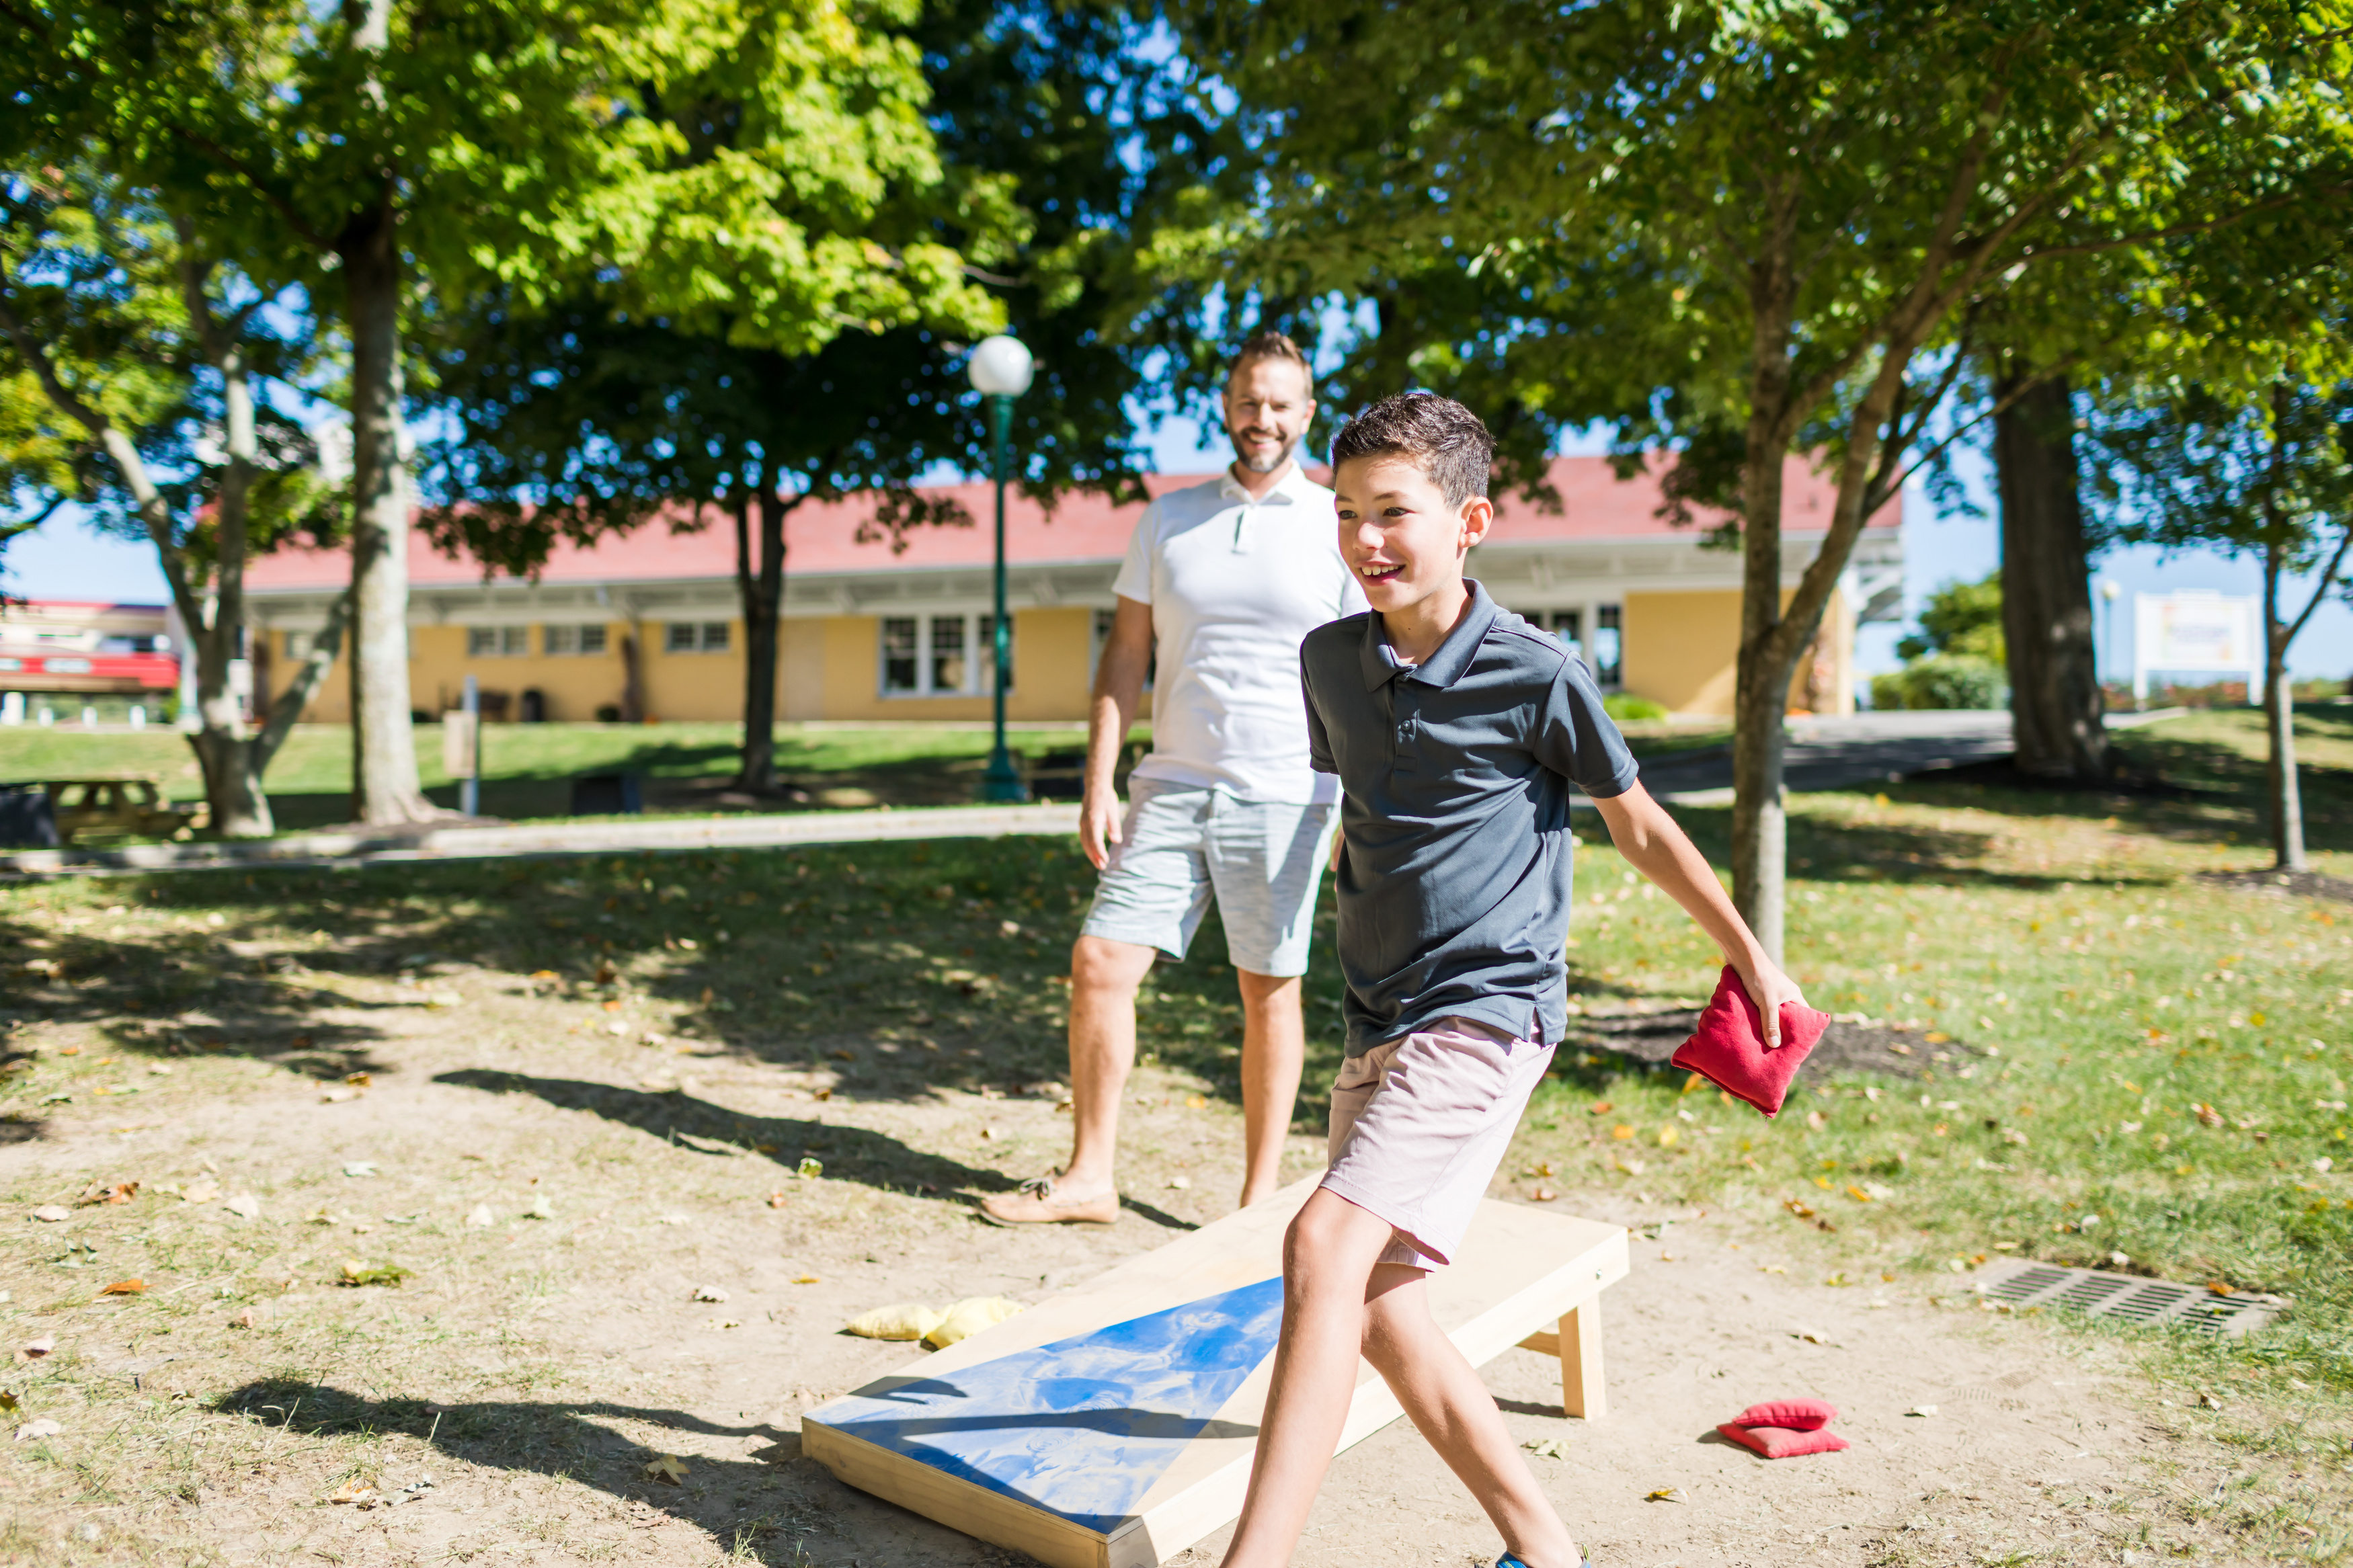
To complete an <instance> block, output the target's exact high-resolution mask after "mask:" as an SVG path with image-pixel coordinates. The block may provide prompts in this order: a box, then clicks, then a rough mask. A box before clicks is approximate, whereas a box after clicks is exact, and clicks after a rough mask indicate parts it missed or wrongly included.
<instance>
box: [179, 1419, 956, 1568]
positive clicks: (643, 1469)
mask: <svg viewBox="0 0 2353 1568" xmlns="http://www.w3.org/2000/svg"><path fill="white" fill-rule="evenodd" d="M773 1392H774V1393H778V1394H780V1393H782V1392H783V1391H782V1390H777V1391H773ZM212 1405H213V1408H214V1410H215V1411H216V1412H217V1413H219V1414H221V1415H227V1416H231V1417H236V1418H242V1419H244V1420H248V1421H252V1422H255V1423H258V1424H261V1425H265V1426H272V1427H280V1428H290V1429H292V1430H294V1431H296V1432H300V1433H303V1434H305V1435H308V1436H319V1437H332V1436H339V1435H349V1436H363V1437H364V1436H373V1435H376V1434H382V1433H387V1432H397V1433H401V1434H403V1435H405V1436H410V1437H414V1438H417V1440H418V1441H420V1442H423V1443H426V1444H427V1445H429V1446H430V1447H432V1448H433V1449H434V1450H435V1451H436V1452H438V1453H439V1454H441V1455H444V1456H446V1457H447V1458H449V1459H452V1460H455V1461H457V1462H459V1463H461V1464H465V1465H470V1466H476V1467H480V1468H483V1469H486V1470H504V1471H510V1472H513V1471H522V1472H528V1473H532V1474H537V1475H541V1476H547V1477H552V1478H559V1479H570V1480H574V1481H578V1482H580V1483H582V1484H584V1485H586V1486H590V1487H594V1488H596V1489H597V1490H599V1491H602V1492H605V1493H606V1494H607V1495H608V1496H611V1497H614V1498H617V1499H619V1500H622V1501H623V1502H624V1503H625V1504H626V1505H627V1514H626V1516H625V1518H624V1520H623V1521H622V1522H623V1523H624V1524H625V1525H627V1526H628V1527H632V1528H636V1529H646V1528H650V1527H655V1526H659V1525H663V1524H666V1523H670V1522H671V1521H676V1522H678V1523H682V1524H687V1525H691V1526H693V1527H695V1528H697V1529H699V1530H702V1531H706V1532H707V1533H708V1534H709V1535H710V1536H711V1538H712V1542H713V1544H715V1545H716V1546H718V1547H719V1548H721V1549H722V1550H723V1551H726V1552H731V1553H732V1554H731V1555H730V1557H729V1561H731V1562H733V1561H748V1562H757V1563H776V1564H779V1565H784V1564H790V1565H792V1568H806V1565H807V1563H810V1562H811V1560H812V1559H811V1555H810V1554H809V1552H808V1550H807V1545H808V1542H809V1541H810V1539H811V1538H812V1537H819V1536H830V1537H832V1538H834V1539H835V1540H836V1541H838V1542H839V1543H840V1549H839V1552H833V1553H828V1556H838V1557H840V1558H842V1559H843V1560H847V1558H848V1557H849V1556H850V1555H854V1554H855V1549H856V1548H858V1547H860V1546H861V1545H865V1544H867V1542H865V1541H864V1540H862V1539H861V1535H860V1529H861V1526H863V1527H866V1528H870V1529H871V1527H872V1526H873V1525H874V1524H876V1523H880V1522H882V1521H884V1520H885V1519H887V1520H888V1521H889V1523H890V1524H891V1525H892V1526H895V1527H896V1528H897V1529H899V1530H902V1531H907V1532H908V1533H909V1535H910V1537H911V1544H913V1543H916V1542H920V1550H921V1551H922V1552H923V1560H924V1561H929V1562H938V1563H957V1562H963V1563H972V1564H975V1565H978V1564H984V1563H997V1562H998V1561H1000V1555H1001V1554H998V1553H996V1552H992V1550H991V1549H990V1548H989V1547H987V1546H986V1545H985V1544H983V1543H982V1542H977V1541H972V1540H969V1539H968V1538H966V1537H964V1536H960V1535H957V1534H956V1533H955V1532H954V1531H949V1530H947V1529H945V1528H944V1527H942V1526H936V1525H932V1524H930V1523H928V1522H927V1521H922V1520H919V1519H917V1518H916V1517H915V1516H914V1515H913V1514H909V1513H906V1512H904V1511H903V1510H899V1509H896V1508H893V1507H892V1505H890V1504H888V1503H884V1502H881V1501H880V1500H875V1499H872V1498H868V1497H864V1496H862V1495H860V1494H858V1493H855V1492H852V1491H850V1490H849V1489H848V1488H846V1487H844V1486H843V1485H842V1484H841V1483H839V1481H836V1480H835V1479H833V1478H832V1477H831V1475H829V1474H828V1473H827V1472H826V1470H825V1469H824V1468H823V1467H821V1466H819V1465H818V1464H817V1463H816V1462H815V1461H814V1460H809V1459H805V1458H801V1457H800V1443H799V1439H798V1437H797V1436H795V1435H794V1434H793V1433H791V1432H789V1431H787V1430H786V1429H784V1428H782V1427H778V1426H770V1425H768V1424H766V1423H762V1422H754V1423H749V1424H747V1425H744V1426H729V1425H726V1424H724V1423H719V1422H712V1421H707V1420H704V1419H702V1417H700V1416H696V1415H689V1414H687V1413H686V1412H684V1411H680V1410H669V1409H661V1408H658V1407H649V1406H640V1405H625V1404H619V1403H616V1402H612V1401H606V1400H583V1401H579V1402H577V1403H559V1402H544V1403H530V1402H522V1401H518V1402H514V1403H500V1402H496V1401H470V1402H462V1403H454V1404H447V1405H437V1404H429V1403H427V1402H426V1401H423V1400H417V1399H401V1398H388V1399H374V1398H370V1397H368V1396H367V1395H365V1394H355V1393H352V1392H350V1391H348V1390H345V1389H341V1388H336V1387H334V1386H332V1385H331V1384H316V1383H311V1382H307V1381H303V1380H300V1379H296V1378H288V1377H277V1378H263V1379H258V1380H256V1381H254V1382H251V1383H248V1384H244V1385H242V1386H240V1387H237V1388H233V1389H229V1390H227V1392H225V1393H223V1394H220V1395H219V1396H218V1397H217V1398H216V1400H214V1401H213V1402H212ZM624 1423H642V1424H645V1425H649V1426H658V1427H662V1428H666V1429H668V1430H670V1431H674V1432H681V1433H691V1434H694V1435H696V1436H704V1437H755V1438H757V1437H764V1438H767V1439H769V1440H770V1447H768V1448H767V1449H766V1450H765V1451H763V1453H762V1454H761V1455H760V1457H759V1458H730V1459H714V1458H703V1457H697V1458H688V1459H686V1460H685V1461H684V1466H685V1473H684V1476H683V1478H682V1479H681V1481H680V1482H679V1484H677V1485H674V1486H673V1485H670V1484H668V1483H666V1482H664V1481H660V1480H658V1479H654V1478H653V1477H652V1476H650V1475H649V1474H648V1470H647V1467H648V1466H649V1465H650V1464H652V1463H653V1462H654V1461H655V1460H656V1459H658V1458H662V1457H663V1455H664V1453H665V1452H666V1450H664V1449H661V1448H657V1447H648V1446H647V1445H646V1444H644V1443H641V1442H638V1441H637V1440H636V1439H634V1438H631V1437H628V1436H623V1435H622V1434H621V1433H619V1432H617V1431H615V1430H614V1429H613V1426H614V1425H618V1424H624ZM416 1479H418V1478H415V1477H409V1476H404V1475H402V1474H401V1473H400V1472H398V1471H396V1470H392V1471H387V1472H385V1474H384V1475H383V1477H382V1478H381V1479H380V1480H378V1481H377V1482H376V1486H377V1489H378V1490H379V1491H380V1492H381V1493H382V1494H383V1495H384V1496H385V1497H386V1498H387V1499H392V1498H397V1497H399V1496H401V1494H402V1489H403V1488H404V1487H405V1486H406V1485H408V1484H410V1483H412V1482H413V1481H414V1480H416ZM431 1497H432V1494H431V1493H429V1492H427V1493H426V1494H425V1500H424V1502H423V1506H425V1507H427V1508H431V1507H433V1506H434V1504H433V1502H432V1501H431ZM501 1544H503V1543H501Z"/></svg>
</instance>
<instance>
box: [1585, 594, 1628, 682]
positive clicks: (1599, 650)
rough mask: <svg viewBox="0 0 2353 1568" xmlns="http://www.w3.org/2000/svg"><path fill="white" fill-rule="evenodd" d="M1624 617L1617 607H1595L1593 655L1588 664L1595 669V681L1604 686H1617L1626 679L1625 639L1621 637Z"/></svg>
mask: <svg viewBox="0 0 2353 1568" xmlns="http://www.w3.org/2000/svg"><path fill="white" fill-rule="evenodd" d="M1622 615H1623V612H1622V611H1621V610H1620V607H1619V606H1618V605H1595V606H1594V607H1593V653H1592V656H1591V657H1590V658H1588V659H1587V660H1586V662H1587V663H1588V664H1589V665H1591V666H1592V667H1593V679H1595V680H1597V681H1599V682H1600V683H1601V684H1602V685H1604V686H1616V685H1617V684H1619V682H1620V680H1621V679H1623V677H1624V673H1625V671H1624V661H1623V655H1624V649H1625V639H1624V638H1623V637H1621V636H1620V617H1621V616H1622Z"/></svg>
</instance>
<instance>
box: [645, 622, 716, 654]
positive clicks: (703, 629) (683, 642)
mask: <svg viewBox="0 0 2353 1568" xmlns="http://www.w3.org/2000/svg"><path fill="white" fill-rule="evenodd" d="M681 632H684V633H685V634H686V636H685V637H680V636H679V634H680V633H681ZM733 640H734V637H733V627H732V626H729V624H728V623H727V622H725V621H666V622H664V623H663V624H662V652H664V653H725V652H726V651H727V650H728V648H729V647H730V646H731V645H732V644H733Z"/></svg>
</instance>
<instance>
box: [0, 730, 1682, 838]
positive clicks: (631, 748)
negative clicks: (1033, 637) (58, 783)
mask: <svg viewBox="0 0 2353 1568" xmlns="http://www.w3.org/2000/svg"><path fill="white" fill-rule="evenodd" d="M1627 734H1628V737H1629V739H1630V741H1631V742H1632V743H1633V746H1634V749H1635V751H1636V752H1637V753H1638V754H1640V755H1643V756H1660V755H1664V754H1667V753H1669V752H1683V751H1689V750H1693V749H1696V748H1699V747H1704V746H1710V745H1717V744H1722V743H1724V742H1725V741H1726V740H1728V739H1729V732H1728V731H1724V730H1720V729H1715V728H1713V727H1709V726H1704V725H1698V726H1695V725H1692V724H1687V723H1685V724H1677V723H1664V722H1660V723H1643V724H1631V725H1629V726H1627ZM1150 736H1151V731H1150V729H1149V728H1148V727H1146V726H1141V725H1139V726H1138V727H1137V728H1136V729H1135V730H1134V732H1133V734H1132V736H1131V740H1132V741H1136V742H1148V741H1149V739H1150ZM742 737H743V727H742V726H741V725H740V724H720V723H711V724H704V723H665V724H626V725H625V724H495V725H491V726H488V727H487V728H485V730H484V731H483V743H482V769H483V773H482V803H481V809H482V811H483V813H484V814H485V815H486V816H496V817H504V818H508V819H511V820H524V819H544V818H548V817H557V816H567V815H569V814H570V812H571V809H572V803H571V781H572V780H574V779H575V778H578V777H580V776H581V775H583V774H587V773H638V774H640V775H642V777H643V779H644V780H645V784H644V791H645V800H646V807H647V809H648V810H649V811H654V812H713V811H731V810H744V809H807V808H812V807H814V808H820V809H821V808H828V807H829V808H833V809H845V808H849V809H854V808H858V807H863V806H872V805H884V804H888V805H964V804H966V803H969V802H970V801H972V800H973V798H974V797H975V795H976V792H977V790H978V787H979V784H980V775H981V771H982V769H983V767H984V766H985V765H986V763H987V760H988V752H989V744H990V734H989V730H988V728H987V726H986V725H981V724H970V723H954V724H902V725H897V726H890V727H878V728H873V729H862V728H856V727H848V726H836V725H832V724H779V725H778V726H776V767H777V771H778V773H779V774H780V776H781V778H782V781H783V783H784V784H786V786H787V787H789V788H792V789H796V790H797V791H798V795H797V797H795V798H793V800H792V801H791V802H790V803H789V804H787V803H782V802H780V803H776V804H774V805H766V806H765V807H763V806H758V805H754V803H751V802H748V801H745V800H744V799H742V798H741V797H736V798H724V797H725V795H726V792H725V788H724V786H725V784H726V781H727V780H728V779H729V778H730V777H732V776H733V773H734V770H735V766H736V761H737V757H738V751H737V748H738V747H739V746H740V745H741V744H742ZM1006 742H1007V744H1008V746H1009V747H1010V748H1011V749H1012V750H1013V751H1014V752H1016V753H1017V754H1018V755H1021V756H1026V757H1030V758H1035V757H1037V756H1039V755H1040V754H1041V753H1043V752H1056V751H1059V752H1068V751H1070V750H1071V749H1072V748H1083V747H1084V746H1085V744H1086V732H1085V730H1084V727H1083V726H1081V725H1076V724H1071V725H1034V726H1024V727H1019V728H1016V729H1013V730H1011V731H1008V734H1007V737H1006ZM417 771H418V773H419V775H420V777H421V779H422V781H423V783H424V785H425V790H426V794H427V795H428V796H430V797H431V798H432V799H433V800H434V801H435V802H436V803H438V804H439V805H445V806H448V807H450V808H452V809H454V808H455V807H456V806H457V804H458V784H457V782H456V781H455V780H453V779H452V778H450V776H449V775H448V773H447V772H445V771H444V770H443V768H442V766H441V731H440V728H439V726H438V725H419V726H417ZM109 773H153V774H156V775H158V776H159V777H161V778H162V779H163V781H164V794H165V795H167V796H169V797H170V798H172V799H174V800H202V799H203V798H204V783H203V780H202V778H201V776H200V775H199V774H198V773H197V771H196V764H195V756H194V755H193V753H191V752H190V751H189V749H188V744H187V742H186V741H185V740H184V739H182V738H181V737H180V735H179V734H177V733H176V732H175V731H171V730H168V729H164V728H160V727H158V728H155V729H151V730H148V731H140V732H132V731H100V732H95V733H92V732H86V731H78V730H74V729H70V728H41V727H38V726H33V727H25V726H17V727H13V728H5V729H0V780H27V781H31V780H49V779H61V778H69V777H83V776H99V775H104V774H109ZM266 782H267V784H268V785H269V802H270V807H271V809H272V811H273V812H274V813H275V815H276V816H277V820H278V826H279V827H280V829H281V830H284V831H301V830H303V829H308V828H315V827H322V826H330V825H332V824H336V823H341V822H345V821H348V820H349V819H350V815H351V808H350V795H351V784H352V774H351V731H349V730H348V729H347V728H345V727H344V726H343V725H340V724H305V725H300V726H298V727H297V728H296V729H295V731H294V732H293V733H292V734H291V735H290V736H289V737H288V738H287V741H286V744H285V746H284V747H283V748H282V749H281V750H280V752H279V753H278V758H277V760H276V762H275V763H273V764H272V765H271V767H270V770H269V775H268V779H267V781H266Z"/></svg>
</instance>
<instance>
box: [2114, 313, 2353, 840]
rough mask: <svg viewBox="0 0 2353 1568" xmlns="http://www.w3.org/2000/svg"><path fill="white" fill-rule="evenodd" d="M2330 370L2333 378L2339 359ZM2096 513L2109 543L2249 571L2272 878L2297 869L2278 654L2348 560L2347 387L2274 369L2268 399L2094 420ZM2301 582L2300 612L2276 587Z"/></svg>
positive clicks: (2287, 688)
mask: <svg viewBox="0 0 2353 1568" xmlns="http://www.w3.org/2000/svg"><path fill="white" fill-rule="evenodd" d="M2337 346H2338V349H2339V352H2338V353H2337V355H2336V356H2334V357H2335V359H2336V361H2337V364H2338V365H2339V366H2340V367H2341V366H2342V364H2343V363H2344V356H2343V353H2342V348H2343V345H2342V344H2340V345H2337ZM2098 428H2099V432H2100V441H2101V445H2102V447H2103V449H2104V455H2105V457H2107V458H2110V459H2111V461H2110V462H2109V463H2108V464H2107V465H2105V467H2104V468H2103V472H2104V474H2105V479H2104V482H2103V484H2102V486H2101V491H2102V494H2103V496H2104V499H2105V500H2106V502H2107V503H2108V505H2109V506H2110V507H2111V508H2112V509H2113V511H2114V526H2115V527H2116V531H2117V533H2118V535H2119V536H2120V537H2122V538H2124V539H2126V540H2129V541H2132V542H2137V543H2147V544H2158V545H2163V546H2165V547H2167V548H2168V549H2176V550H2180V549H2192V548H2198V547H2201V546H2202V547H2206V548H2210V549H2215V550H2220V551H2222V552H2225V553H2228V554H2244V555H2253V556H2254V557H2255V558H2256V559H2257V560H2258V561H2260V562H2261V563H2262V564H2263V716H2264V727H2265V730H2266V731H2267V736H2268V742H2269V745H2268V761H2267V763H2266V767H2265V780H2264V784H2265V801H2266V804H2267V806H2268V816H2270V818H2271V830H2272V848H2273V851H2274V855H2275V856H2276V858H2277V861H2278V865H2279V868H2280V869H2281V870H2284V871H2301V870H2304V869H2306V858H2305V849H2304V806H2303V799H2302V794H2301V792H2300V790H2299V789H2298V787H2297V784H2296V771H2295V769H2296V764H2295V690H2294V683H2293V682H2292V680H2291V679H2290V678H2289V675H2288V668H2287V658H2288V650H2289V648H2290V647H2292V646H2293V645H2294V644H2295V639H2296V637H2297V635H2298V634H2300V633H2301V632H2302V631H2303V630H2304V628H2305V627H2306V626H2307V625H2309V624H2310V622H2311V620H2312V617H2313V615H2314V612H2316V610H2318V609H2319V607H2320V605H2322V603H2323V602H2325V601H2326V600H2327V598H2328V596H2329V595H2330V594H2331V593H2332V592H2336V591H2338V590H2339V589H2341V588H2343V587H2344V586H2345V581H2346V580H2345V578H2344V575H2343V574H2344V569H2345V566H2346V563H2347V553H2348V549H2353V382H2347V381H2341V380H2339V381H2335V382H2333V383H2327V384H2314V383H2312V382H2311V381H2309V380H2306V379H2305V378H2304V377H2303V376H2300V375H2298V374H2295V367H2292V366H2288V365H2283V366H2281V367H2280V373H2279V374H2277V375H2276V376H2275V377H2274V379H2273V380H2272V382H2271V383H2270V384H2269V385H2267V386H2263V387H2260V388H2253V389H2234V388H2232V387H2230V386H2227V385H2222V386H2210V385H2200V384H2186V385H2177V386H2174V387H2170V388H2165V389H2162V390H2161V391H2158V392H2156V393H2155V394H2153V395H2149V396H2147V398H2146V399H2145V401H2143V402H2141V403H2139V404H2137V405H2126V406H2124V407H2120V408H2116V409H2112V410H2110V411H2109V412H2108V414H2107V416H2106V417H2105V418H2104V419H2103V420H2102V421H2101V423H2100V426H2099V427H2098ZM2306 574H2310V575H2311V576H2312V578H2313V584H2312V592H2311V595H2309V596H2308V597H2307V598H2306V600H2305V603H2304V606H2303V608H2302V609H2300V610H2291V609H2290V608H2289V607H2286V606H2284V605H2282V603H2281V598H2282V594H2283V589H2284V584H2285V580H2286V579H2287V578H2289V577H2292V576H2304V575H2306Z"/></svg>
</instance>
